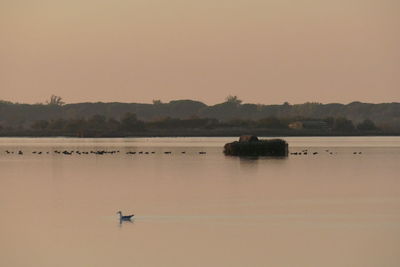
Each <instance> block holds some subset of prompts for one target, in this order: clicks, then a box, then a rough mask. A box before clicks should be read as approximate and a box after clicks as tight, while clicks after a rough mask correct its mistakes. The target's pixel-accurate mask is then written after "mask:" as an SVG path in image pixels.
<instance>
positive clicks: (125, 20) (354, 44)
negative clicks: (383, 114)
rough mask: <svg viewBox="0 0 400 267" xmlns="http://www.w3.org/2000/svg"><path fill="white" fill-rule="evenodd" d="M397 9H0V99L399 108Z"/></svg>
mask: <svg viewBox="0 0 400 267" xmlns="http://www.w3.org/2000/svg"><path fill="white" fill-rule="evenodd" d="M399 14H400V1H398V0H346V1H341V0H338V1H332V0H314V1H313V0H229V1H228V0H201V1H190V0H168V1H167V0H131V1H128V0H112V1H111V0H79V1H78V0H68V1H67V0H35V1H33V0H0V99H3V100H9V101H17V102H26V103H36V102H44V101H45V100H46V99H48V98H49V96H50V95H51V94H56V95H60V96H62V97H63V99H64V100H65V101H66V102H68V103H74V102H83V101H90V102H94V101H103V102H111V101H119V102H151V101H152V100H153V99H161V100H162V101H165V102H167V101H170V100H173V99H196V100H200V101H203V102H205V103H207V104H215V103H220V102H223V101H224V99H225V97H226V96H227V95H238V96H239V98H241V99H243V101H244V102H251V103H264V104H279V103H283V102H284V101H288V102H289V103H303V102H306V101H317V102H322V103H330V102H340V103H349V102H351V101H355V100H359V101H363V102H373V103H378V102H400V15H399Z"/></svg>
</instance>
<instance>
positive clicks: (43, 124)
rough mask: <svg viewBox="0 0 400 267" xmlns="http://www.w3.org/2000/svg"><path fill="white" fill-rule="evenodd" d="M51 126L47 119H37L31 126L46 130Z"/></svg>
mask: <svg viewBox="0 0 400 267" xmlns="http://www.w3.org/2000/svg"><path fill="white" fill-rule="evenodd" d="M48 126H49V122H48V121H46V120H39V121H35V122H34V123H33V124H32V126H31V128H32V129H34V130H45V129H46V128H47V127H48Z"/></svg>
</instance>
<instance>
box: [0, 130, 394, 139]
mask: <svg viewBox="0 0 400 267" xmlns="http://www.w3.org/2000/svg"><path fill="white" fill-rule="evenodd" d="M244 134H253V135H257V136H263V137H277V136H280V137H363V136H365V137H373V136H400V133H377V132H374V133H323V132H310V131H304V132H300V131H295V132H289V131H283V132H280V131H276V132H275V131H273V132H271V131H268V132H263V131H251V130H248V131H231V132H225V131H220V132H213V133H211V132H208V133H205V132H203V133H200V132H188V131H185V132H177V131H174V132H163V133H161V132H147V133H137V134H127V135H123V134H111V135H110V134H96V135H85V136H77V135H73V134H65V133H64V134H57V133H53V134H44V133H41V134H40V133H32V132H14V133H2V134H0V137H5V138H6V137H9V138H13V137H28V138H29V137H31V138H37V137H39V138H40V137H43V138H46V137H47V138H49V137H54V138H57V137H59V138H63V137H64V138H152V137H155V138H156V137H238V136H240V135H244Z"/></svg>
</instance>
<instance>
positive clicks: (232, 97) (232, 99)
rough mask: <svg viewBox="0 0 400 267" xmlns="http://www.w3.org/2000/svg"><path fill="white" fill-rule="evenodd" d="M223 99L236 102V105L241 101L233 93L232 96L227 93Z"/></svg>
mask: <svg viewBox="0 0 400 267" xmlns="http://www.w3.org/2000/svg"><path fill="white" fill-rule="evenodd" d="M225 100H226V102H227V103H231V104H236V105H240V104H241V103H242V100H240V99H239V98H238V97H237V96H235V95H234V96H232V95H228V96H227V97H226V99H225Z"/></svg>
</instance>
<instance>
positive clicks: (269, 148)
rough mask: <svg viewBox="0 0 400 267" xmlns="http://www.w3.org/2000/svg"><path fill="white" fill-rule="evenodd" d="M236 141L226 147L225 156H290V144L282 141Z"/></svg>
mask: <svg viewBox="0 0 400 267" xmlns="http://www.w3.org/2000/svg"><path fill="white" fill-rule="evenodd" d="M242 139H243V138H241V140H240V141H235V142H232V143H227V144H225V146H224V153H225V155H230V156H273V157H284V156H287V155H288V143H287V142H286V141H285V140H282V139H270V140H254V138H253V140H252V139H250V140H249V141H242Z"/></svg>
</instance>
